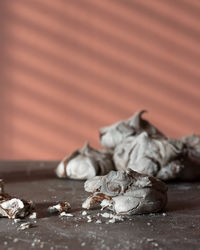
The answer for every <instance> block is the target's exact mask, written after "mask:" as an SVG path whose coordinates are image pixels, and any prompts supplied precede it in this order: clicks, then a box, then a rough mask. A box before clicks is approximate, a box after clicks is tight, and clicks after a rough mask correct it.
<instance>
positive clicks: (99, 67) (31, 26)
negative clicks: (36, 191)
mask: <svg viewBox="0 0 200 250" xmlns="http://www.w3.org/2000/svg"><path fill="white" fill-rule="evenodd" d="M199 24H200V2H199V1H197V0H182V1H178V0H166V1H157V0H150V1H145V0H138V1H134V0H109V1H108V0H101V1H99V0H76V1H74V0H66V1H61V0H57V1H49V0H30V1H25V0H14V1H1V2H0V28H1V48H0V50H1V51H0V52H1V62H0V77H1V82H0V117H1V120H0V140H1V147H0V158H1V159H33V160H36V159H38V160H40V159H44V160H57V159H60V158H62V157H63V156H64V155H65V154H67V153H69V152H71V151H72V150H74V149H75V148H79V147H82V145H83V143H84V142H85V141H86V140H89V141H90V142H91V144H92V145H93V146H96V147H98V146H99V142H98V129H99V127H101V126H104V125H108V124H111V123H113V122H115V121H117V120H119V119H124V118H126V117H128V116H130V115H132V113H133V112H135V111H136V110H139V109H143V108H144V109H147V110H148V111H149V113H148V114H146V115H145V117H146V118H147V119H149V120H150V121H152V122H153V123H154V124H155V125H157V127H159V128H160V129H161V130H163V131H164V132H165V133H166V134H167V135H169V136H175V137H178V136H181V135H185V134H190V133H192V132H196V133H200V115H199V108H200V46H199V45H200V25H199Z"/></svg>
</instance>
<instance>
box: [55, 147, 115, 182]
mask: <svg viewBox="0 0 200 250" xmlns="http://www.w3.org/2000/svg"><path fill="white" fill-rule="evenodd" d="M113 169H114V164H113V161H112V154H111V153H110V152H108V151H105V150H95V149H93V148H92V147H90V146H89V144H88V143H86V144H85V145H84V147H83V148H82V149H80V150H76V151H74V152H73V153H72V154H71V155H69V156H67V157H65V158H64V159H63V160H62V161H61V162H60V163H59V165H58V166H57V168H56V175H57V176H58V177H60V178H70V179H77V180H87V179H90V178H92V177H94V176H96V175H105V174H107V173H108V172H109V171H110V170H113Z"/></svg>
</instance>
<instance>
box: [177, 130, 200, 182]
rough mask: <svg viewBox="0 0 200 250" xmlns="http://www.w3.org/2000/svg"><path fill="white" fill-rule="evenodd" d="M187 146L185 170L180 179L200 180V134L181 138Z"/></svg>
mask: <svg viewBox="0 0 200 250" xmlns="http://www.w3.org/2000/svg"><path fill="white" fill-rule="evenodd" d="M180 141H181V142H183V143H184V144H185V146H186V148H187V155H186V157H185V160H184V170H183V171H182V172H181V173H180V176H179V179H181V180H186V181H195V180H200V135H196V134H192V135H188V136H183V137H181V138H180Z"/></svg>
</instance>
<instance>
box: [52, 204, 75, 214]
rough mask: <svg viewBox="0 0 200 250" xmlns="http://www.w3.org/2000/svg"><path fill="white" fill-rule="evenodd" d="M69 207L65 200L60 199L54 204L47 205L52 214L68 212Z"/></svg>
mask: <svg viewBox="0 0 200 250" xmlns="http://www.w3.org/2000/svg"><path fill="white" fill-rule="evenodd" d="M70 209H71V205H70V204H69V202H67V201H61V202H59V203H58V204H56V205H54V206H50V207H48V211H49V213H51V214H54V213H59V214H61V213H63V212H68V211H69V210H70Z"/></svg>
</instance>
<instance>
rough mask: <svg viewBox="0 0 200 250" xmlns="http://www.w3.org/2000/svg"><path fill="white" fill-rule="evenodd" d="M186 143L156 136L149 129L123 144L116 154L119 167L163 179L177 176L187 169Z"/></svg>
mask: <svg viewBox="0 0 200 250" xmlns="http://www.w3.org/2000/svg"><path fill="white" fill-rule="evenodd" d="M186 154H187V149H186V147H185V144H184V143H182V142H181V141H180V140H176V139H165V138H154V137H152V136H149V135H148V133H147V132H142V133H141V134H139V135H136V136H132V137H129V138H127V139H126V140H124V141H123V142H122V143H121V144H119V145H118V146H117V147H116V148H115V150H114V153H113V160H114V163H115V166H116V168H117V169H124V170H126V169H128V168H130V169H132V170H134V171H137V172H139V173H142V174H148V175H150V176H154V177H157V178H159V179H161V180H170V179H174V178H177V177H178V176H179V174H180V173H181V171H182V170H183V169H184V159H185V156H186Z"/></svg>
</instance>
